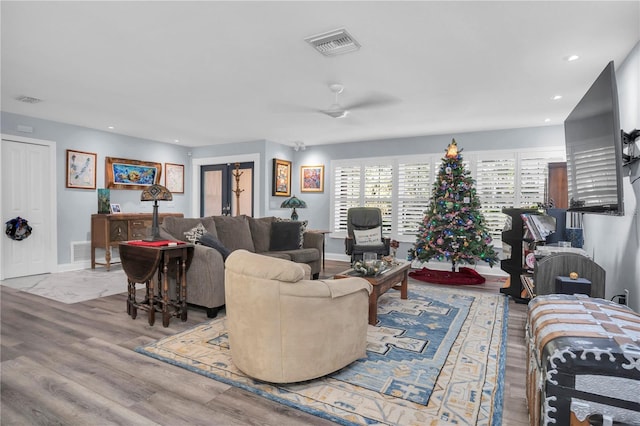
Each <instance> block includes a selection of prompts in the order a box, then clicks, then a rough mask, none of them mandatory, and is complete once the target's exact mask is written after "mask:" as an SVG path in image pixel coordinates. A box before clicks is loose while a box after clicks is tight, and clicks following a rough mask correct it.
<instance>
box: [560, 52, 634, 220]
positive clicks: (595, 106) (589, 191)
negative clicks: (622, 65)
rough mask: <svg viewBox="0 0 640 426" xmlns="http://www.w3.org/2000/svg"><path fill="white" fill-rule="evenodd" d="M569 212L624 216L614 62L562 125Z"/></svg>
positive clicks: (620, 144)
mask: <svg viewBox="0 0 640 426" xmlns="http://www.w3.org/2000/svg"><path fill="white" fill-rule="evenodd" d="M564 133H565V143H566V150H567V181H568V182H567V183H568V190H569V210H570V211H581V212H591V213H608V214H616V215H622V214H624V205H623V193H622V136H621V132H620V115H619V112H618V89H617V86H616V75H615V69H614V66H613V61H611V62H609V64H608V65H607V66H606V68H605V69H604V71H602V73H601V74H600V75H599V76H598V78H597V79H596V81H595V82H594V83H593V84H592V85H591V87H590V88H589V90H588V91H587V93H586V94H585V95H584V97H583V98H582V99H581V100H580V102H578V104H577V105H576V107H575V108H574V109H573V111H571V113H570V114H569V116H568V117H567V119H566V120H565V122H564Z"/></svg>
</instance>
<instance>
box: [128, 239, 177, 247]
mask: <svg viewBox="0 0 640 426" xmlns="http://www.w3.org/2000/svg"><path fill="white" fill-rule="evenodd" d="M169 243H175V244H178V245H179V244H186V243H185V242H184V241H171V240H160V241H142V240H132V241H128V242H127V244H130V245H132V246H144V247H164V246H168V245H169Z"/></svg>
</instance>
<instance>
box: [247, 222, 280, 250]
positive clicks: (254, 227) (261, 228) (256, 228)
mask: <svg viewBox="0 0 640 426" xmlns="http://www.w3.org/2000/svg"><path fill="white" fill-rule="evenodd" d="M273 221H274V217H273V216H268V217H260V218H254V217H250V218H249V229H251V238H252V239H253V246H254V248H255V249H256V253H264V252H267V251H269V241H270V240H271V224H272V223H273Z"/></svg>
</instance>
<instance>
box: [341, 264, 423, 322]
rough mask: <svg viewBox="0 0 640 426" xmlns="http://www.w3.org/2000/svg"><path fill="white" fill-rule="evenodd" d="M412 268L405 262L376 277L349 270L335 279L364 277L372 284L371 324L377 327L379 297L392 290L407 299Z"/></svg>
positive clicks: (370, 296) (370, 297) (370, 298)
mask: <svg viewBox="0 0 640 426" xmlns="http://www.w3.org/2000/svg"><path fill="white" fill-rule="evenodd" d="M410 267H411V263H410V262H403V263H400V264H399V265H395V266H394V267H393V268H391V269H389V270H388V271H385V272H383V273H382V274H380V275H378V276H375V277H374V276H371V277H367V276H362V275H360V274H358V273H357V272H355V271H354V270H353V269H347V270H346V271H344V272H340V273H339V274H336V275H335V276H334V277H333V278H334V279H340V278H350V277H362V278H364V279H365V280H367V281H369V282H370V283H371V285H372V286H373V291H372V292H371V294H370V295H369V324H371V325H376V324H377V323H378V297H380V295H381V294H384V293H385V292H386V291H387V290H389V289H390V288H392V289H394V290H399V291H400V298H401V299H406V298H407V297H408V293H407V278H408V276H409V268H410Z"/></svg>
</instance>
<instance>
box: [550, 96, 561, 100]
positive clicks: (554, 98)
mask: <svg viewBox="0 0 640 426" xmlns="http://www.w3.org/2000/svg"><path fill="white" fill-rule="evenodd" d="M552 99H553V100H554V101H557V100H559V99H562V95H555V96H554V97H553V98H552Z"/></svg>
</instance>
